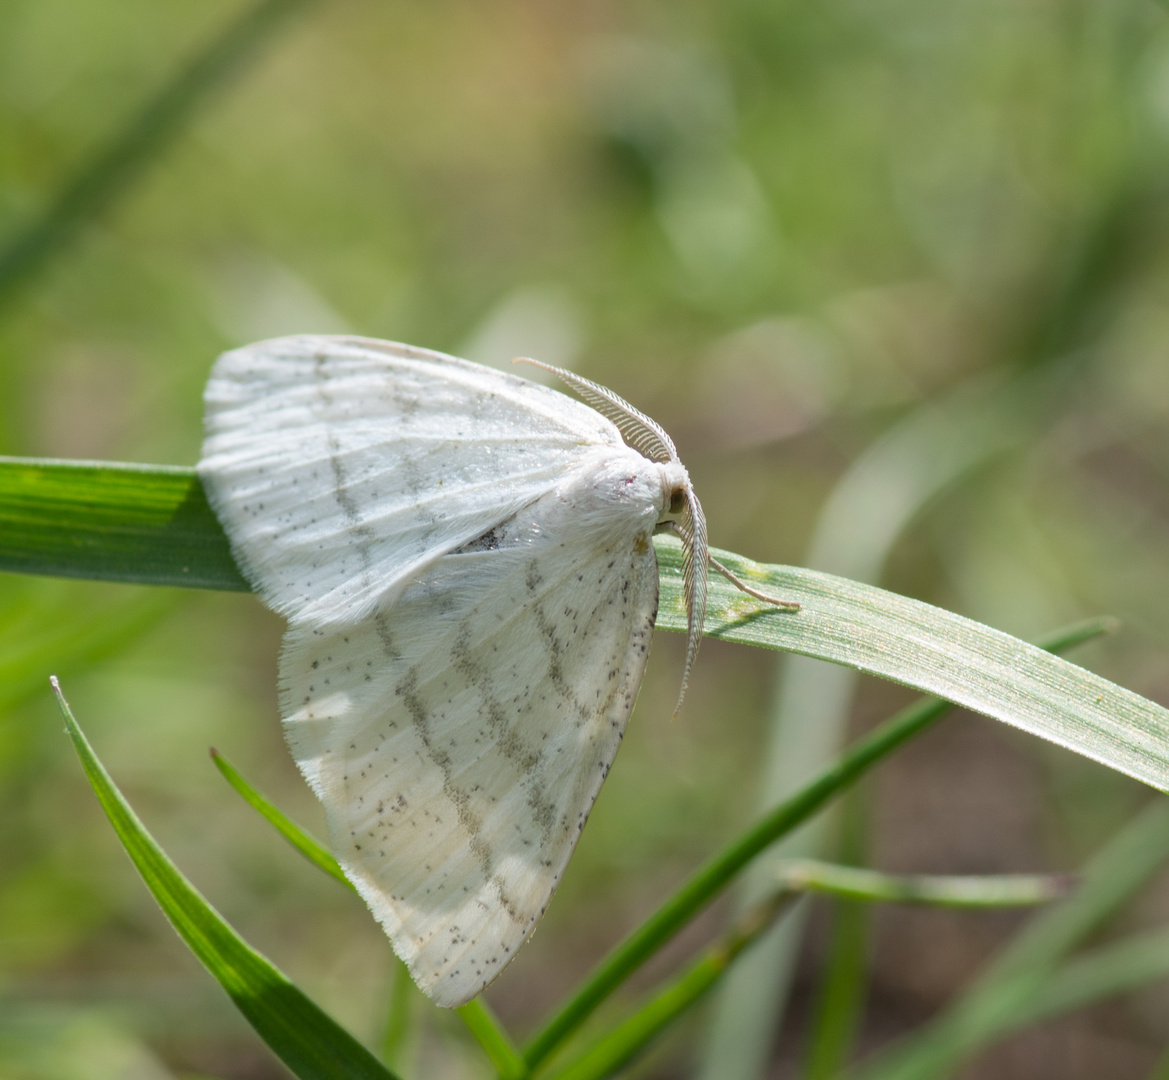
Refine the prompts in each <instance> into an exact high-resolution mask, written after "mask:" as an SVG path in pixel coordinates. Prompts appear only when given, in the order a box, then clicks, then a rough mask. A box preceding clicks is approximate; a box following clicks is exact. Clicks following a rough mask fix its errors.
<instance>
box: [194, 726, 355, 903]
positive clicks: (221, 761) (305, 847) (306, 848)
mask: <svg viewBox="0 0 1169 1080" xmlns="http://www.w3.org/2000/svg"><path fill="white" fill-rule="evenodd" d="M211 760H212V761H213V762H215V767H216V768H217V769H218V770H219V771H220V772H221V773H222V774H223V778H224V779H225V780H226V781H227V782H228V783H229V784H230V785H231V786H232V787H233V788H235V790H236V791H237V792H239V794H240V795H241V796H242V797H243V800H244V802H246V803H247V804H248V805H249V806H251V807H252V808H253V809H254V810H256V811H258V812H259V814H260V816H261V817H263V818H264V820H266V821H267V822H268V823H269V824H270V825H272V826H273V827H274V828H275V829H276V831H277V832H278V833H280V835H281V836H283V837H284V839H285V840H287V841H288V842H289V843H290V844H291V845H292V846H293V847H294V848H296V850H297V851H299V852H300V853H301V854H302V855H303V856H304V857H305V858H306V859H308V861H309V862H311V863H312V864H313V865H314V866H316V867H317V868H319V869H321V870H324V872H325V873H326V874H328V875H329V876H330V877H334V878H336V879H337V880H338V881H339V882H341V884H342V885H344V886H346V888H350V889H352V888H353V885H352V883H351V882H350V881H349V879H348V878H347V877H346V876H345V871H344V870H342V869H341V866H340V864H339V863H338V862H337V860H336V859H334V858H333V856H332V855H330V854H329V850H328V848H326V847H325V846H324V844H322V843H321V842H320V841H319V840H317V839H316V838H315V837H313V836H311V835H310V834H309V833H307V832H305V831H304V829H302V828H301V827H300V826H299V825H297V824H296V822H295V821H292V820H291V819H290V818H288V817H286V816H285V815H284V814H283V813H282V812H281V811H280V810H278V809H276V807H275V806H273V805H272V803H270V802H269V801H268V800H267V799H265V798H264V796H263V795H261V794H260V793H259V792H258V791H257V790H256V789H255V788H254V787H252V785H251V784H249V783H248V782H247V781H246V780H245V779H244V778H243V777H242V776H241V775H240V774H239V772H238V771H237V770H236V768H235V766H234V765H232V764H231V762H230V761H228V760H227V758H225V757H224V756H223V755H222V754H221V753H220V752H219V751H218V750H214V749H213V750H212V751H211Z"/></svg>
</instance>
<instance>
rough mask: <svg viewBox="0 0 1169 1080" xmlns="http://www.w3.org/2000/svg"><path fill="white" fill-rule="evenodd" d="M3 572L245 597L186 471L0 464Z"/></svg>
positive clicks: (18, 461) (28, 461)
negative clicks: (229, 592)
mask: <svg viewBox="0 0 1169 1080" xmlns="http://www.w3.org/2000/svg"><path fill="white" fill-rule="evenodd" d="M0 570H8V571H11V572H13V573H18V574H49V575H53V576H55V577H74V578H90V579H94V580H98V581H126V582H139V583H142V584H146V585H185V586H189V587H191V588H198V589H235V590H243V591H246V590H247V588H248V585H247V582H245V581H244V579H243V578H242V577H241V576H240V572H239V570H238V569H237V568H236V565H235V561H234V560H233V559H232V557H231V549H230V547H229V546H228V543H227V537H226V536H224V535H223V530H222V529H221V528H220V527H219V522H218V521H216V520H215V515H214V514H213V513H212V512H211V507H210V506H208V505H207V497H206V496H205V495H204V494H203V485H202V484H200V483H199V478H198V477H197V476H196V475H195V471H194V470H193V469H182V468H169V467H166V466H153V465H121V464H106V463H101V462H81V461H49V460H40V459H35V458H0Z"/></svg>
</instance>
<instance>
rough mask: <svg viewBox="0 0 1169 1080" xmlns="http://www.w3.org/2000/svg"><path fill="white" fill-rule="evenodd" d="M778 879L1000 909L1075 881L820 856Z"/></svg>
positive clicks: (876, 898) (862, 894)
mask: <svg viewBox="0 0 1169 1080" xmlns="http://www.w3.org/2000/svg"><path fill="white" fill-rule="evenodd" d="M778 877H779V881H780V882H781V883H782V884H783V885H785V886H787V887H788V888H790V889H792V890H793V891H799V892H818V893H825V894H826V895H828V896H836V897H840V898H841V899H843V900H855V901H860V902H863V903H867V904H925V905H928V906H931V907H956V908H1002V907H1030V906H1033V905H1036V904H1048V903H1050V902H1051V901H1052V900H1058V899H1060V898H1061V897H1064V896H1066V895H1067V894H1068V892H1069V891H1070V890H1071V888H1072V886H1073V884H1074V879H1073V878H1071V877H1069V876H1068V875H1066V874H978V875H974V874H883V873H881V872H879V871H877V870H866V869H863V868H861V867H858V866H840V865H838V864H836V863H826V862H821V861H819V860H818V859H792V860H790V861H788V862H786V863H784V864H783V865H782V866H781V867H780V868H779V875H778Z"/></svg>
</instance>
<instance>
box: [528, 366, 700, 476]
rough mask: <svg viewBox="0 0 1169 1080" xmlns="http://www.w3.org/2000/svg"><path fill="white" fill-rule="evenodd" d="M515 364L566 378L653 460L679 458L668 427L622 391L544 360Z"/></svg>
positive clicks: (582, 395)
mask: <svg viewBox="0 0 1169 1080" xmlns="http://www.w3.org/2000/svg"><path fill="white" fill-rule="evenodd" d="M512 363H513V364H533V365H534V366H535V367H538V368H543V369H544V370H545V371H550V372H552V374H553V375H556V376H557V377H558V378H561V379H563V380H564V381H565V382H566V383H568V385H569V386H571V387H572V388H573V389H574V390H575V391H576V392H577V393H578V394H580V396H581V397H582V398H584V400H585V401H587V402H588V403H589V404H590V405H591V406H592V407H593V408H594V409H596V410H597V412H599V413H600V414H601V415H602V416H603V417H605V419H606V420H611V421H612V422H613V423H614V424H616V425H617V430H618V431H620V432H621V437H622V438H623V439H624V440H625V441H626V442H627V443H628V444H629V445H630V446H632V447H633V449H634V450H636V451H637V452H638V453H639V454H642V455H643V456H645V457H647V458H649V460H650V461H677V460H678V451H677V449H676V448H675V446H674V440H673V439H671V438H670V436H669V435H667V434H666V432H665V429H663V427H662V426H661V424H659V423H658V422H657V421H656V420H653V419H651V418H650V417H648V416H646V415H645V413H643V412H642V411H641V410H640V409H635V408H634V407H633V406H632V405H630V404H629V402H628V401H626V400H625V399H624V398H623V397H621V396H620V395H619V394H614V393H613V391H612V390H610V389H609V388H608V387H607V386H602V385H601V384H600V383H595V382H593V381H592V379H586V378H585V377H584V376H583V375H577V374H576V373H575V372H572V371H566V370H565V369H564V368H558V367H553V366H552V365H551V364H545V363H544V362H543V361H542V360H532V359H530V358H529V357H527V356H520V357H517V358H516V359H515V360H513V361H512Z"/></svg>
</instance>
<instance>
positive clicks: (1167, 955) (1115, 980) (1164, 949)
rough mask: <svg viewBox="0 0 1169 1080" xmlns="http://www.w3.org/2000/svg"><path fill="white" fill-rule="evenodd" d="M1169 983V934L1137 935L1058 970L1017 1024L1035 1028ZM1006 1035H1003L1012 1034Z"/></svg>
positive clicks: (1019, 1015)
mask: <svg viewBox="0 0 1169 1080" xmlns="http://www.w3.org/2000/svg"><path fill="white" fill-rule="evenodd" d="M1166 978H1169V930H1154V931H1150V932H1149V933H1144V934H1133V935H1132V936H1130V937H1127V938H1124V939H1123V940H1121V941H1117V942H1114V943H1113V944H1111V945H1103V946H1101V947H1100V948H1098V949H1093V950H1092V951H1091V952H1089V953H1085V954H1084V955H1082V956H1077V957H1074V958H1073V959H1071V960H1069V961H1068V962H1067V963H1066V964H1064V965H1063V966H1062V967H1061V968H1058V969H1057V970H1056V971H1055V973H1054V974H1053V975H1052V976H1051V977H1050V978H1049V979H1048V980H1047V982H1046V984H1045V985H1044V986H1043V987H1042V988H1041V989H1040V990H1039V992H1038V993H1037V994H1034V995H1033V996H1032V997H1031V998H1030V999H1029V1000H1028V1001H1027V1002H1026V1003H1025V1004H1024V1006H1023V1008H1022V1009H1020V1011H1019V1012H1018V1014H1017V1015H1016V1016H1015V1018H1014V1027H1015V1029H1022V1028H1026V1027H1030V1026H1031V1025H1032V1024H1040V1023H1043V1022H1044V1021H1047V1020H1051V1019H1054V1018H1055V1017H1057V1016H1063V1015H1064V1014H1065V1013H1068V1012H1071V1011H1072V1010H1073V1009H1082V1008H1084V1007H1085V1006H1087V1005H1091V1004H1093V1003H1094V1002H1097V1001H1104V1000H1106V999H1108V998H1112V997H1116V996H1117V995H1118V994H1123V993H1126V992H1128V991H1131V990H1137V989H1139V988H1140V987H1142V986H1147V985H1148V984H1149V983H1151V982H1157V981H1159V980H1161V979H1166ZM1009 1031H1010V1029H1009V1028H1007V1029H1004V1031H1002V1032H1000V1033H999V1034H1007V1033H1009Z"/></svg>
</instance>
